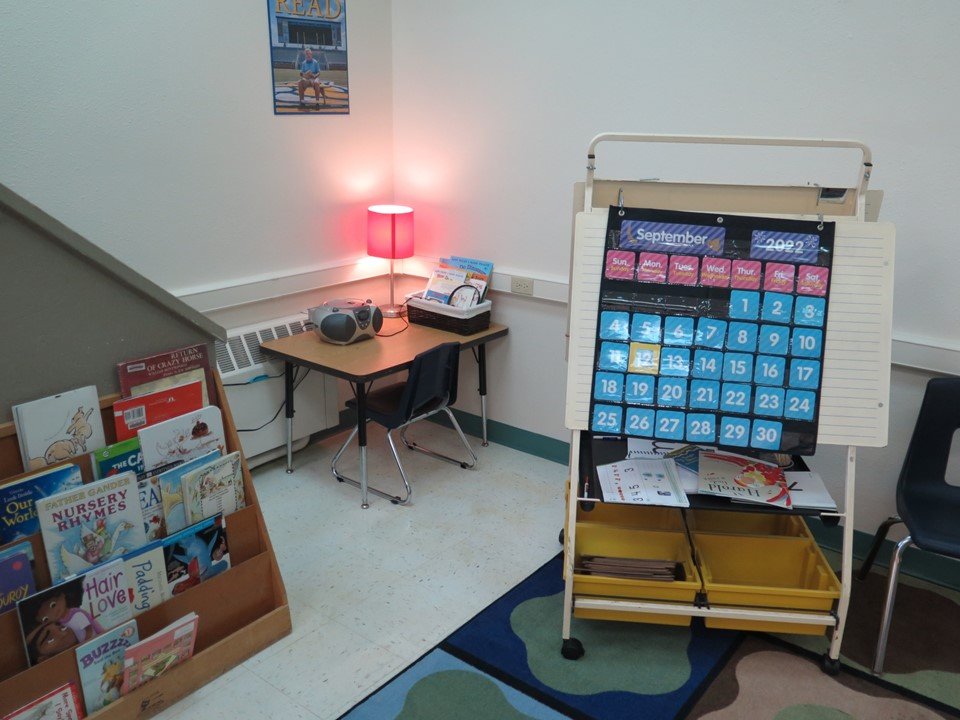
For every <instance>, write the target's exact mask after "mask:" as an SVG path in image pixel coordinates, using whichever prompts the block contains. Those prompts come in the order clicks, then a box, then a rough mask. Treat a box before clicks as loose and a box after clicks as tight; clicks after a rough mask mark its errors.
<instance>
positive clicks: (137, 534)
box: [37, 472, 147, 584]
mask: <svg viewBox="0 0 960 720" xmlns="http://www.w3.org/2000/svg"><path fill="white" fill-rule="evenodd" d="M37 514H38V516H39V518H40V532H41V534H42V535H43V545H44V549H45V550H46V554H47V564H48V565H49V566H50V578H51V582H53V583H54V584H56V583H59V582H60V581H62V580H64V579H66V578H68V577H70V576H71V575H76V574H78V573H83V572H86V571H87V570H89V569H90V568H92V567H94V566H95V565H100V564H102V563H105V562H107V561H109V560H114V559H116V558H119V557H121V556H123V555H124V554H126V553H128V552H130V551H132V550H136V549H137V548H139V547H142V546H143V545H146V543H147V534H146V532H145V531H144V528H143V512H142V511H141V509H140V497H139V492H138V490H137V480H136V477H135V476H134V474H133V473H132V472H126V473H121V474H120V475H114V476H113V477H108V478H104V479H103V480H97V481H96V482H92V483H90V484H88V485H84V486H82V487H80V488H77V489H74V490H67V491H65V492H61V493H57V494H56V495H51V496H50V497H47V498H41V499H40V500H38V501H37Z"/></svg>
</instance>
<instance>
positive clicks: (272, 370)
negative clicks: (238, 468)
mask: <svg viewBox="0 0 960 720" xmlns="http://www.w3.org/2000/svg"><path fill="white" fill-rule="evenodd" d="M306 324H307V316H306V314H303V313H300V314H297V315H291V316H288V317H281V318H276V319H274V320H269V321H267V322H262V323H257V324H255V325H245V326H242V327H236V328H231V329H228V330H227V342H226V343H222V342H220V341H217V342H216V360H217V368H218V369H219V370H220V377H221V378H222V380H223V385H224V390H225V391H226V393H227V401H228V402H229V403H230V410H231V411H232V413H233V420H234V422H235V423H236V426H237V430H239V431H240V432H239V433H238V434H239V436H240V445H241V447H242V448H243V454H244V455H245V456H246V458H247V463H248V464H249V465H250V466H251V467H256V466H257V465H260V464H262V463H265V462H267V461H269V460H272V459H274V458H276V457H279V456H281V455H283V454H284V453H285V452H286V442H287V432H286V431H287V421H286V415H285V413H284V411H283V410H281V411H280V414H279V415H277V417H276V419H275V420H273V421H272V422H269V423H268V424H267V425H266V426H265V427H263V428H261V429H259V430H256V431H255V432H244V430H253V429H254V428H259V427H260V426H261V425H263V424H264V423H267V421H269V420H270V418H272V417H273V415H274V413H276V412H277V410H278V409H279V408H280V406H281V405H282V404H283V398H284V393H283V362H282V361H279V360H271V359H267V358H266V356H264V355H263V353H262V352H261V351H260V343H261V342H266V341H267V340H273V339H275V338H282V337H288V336H290V335H298V334H300V333H302V332H313V331H312V330H307V329H306ZM304 372H306V369H305V368H300V369H299V376H298V377H301V378H303V373H304ZM294 410H295V411H296V412H295V414H294V418H293V440H294V448H295V449H300V448H301V447H303V446H304V445H306V443H307V440H308V439H309V438H310V435H312V434H313V433H316V432H319V431H321V430H325V429H327V428H331V427H334V426H335V425H336V424H337V423H338V421H339V413H338V411H337V385H336V380H335V379H334V378H333V377H330V376H329V375H324V374H323V373H320V372H318V371H316V370H313V371H311V372H310V373H309V374H308V375H307V376H306V377H305V378H303V381H302V382H300V383H299V384H298V385H297V389H296V391H295V393H294Z"/></svg>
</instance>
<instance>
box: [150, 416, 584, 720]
mask: <svg viewBox="0 0 960 720" xmlns="http://www.w3.org/2000/svg"><path fill="white" fill-rule="evenodd" d="M410 435H411V437H412V438H418V437H420V438H423V439H424V441H425V442H426V444H428V445H429V444H431V443H432V444H433V446H434V447H435V448H436V449H438V450H440V451H441V452H445V453H447V454H451V453H456V451H457V442H456V440H455V439H454V436H453V433H452V431H448V430H444V429H442V428H437V427H436V426H434V425H432V424H430V423H427V424H425V425H424V426H423V427H421V428H415V429H414V430H411V433H410ZM344 437H345V435H337V436H336V437H333V438H329V439H327V440H323V441H320V442H317V443H314V444H312V445H311V446H309V447H307V448H305V449H304V450H302V451H300V452H299V453H297V454H296V455H295V456H294V464H295V467H296V472H295V473H294V474H293V475H287V474H286V473H285V472H284V464H283V461H282V460H277V461H274V462H271V463H269V464H267V465H264V466H262V467H260V468H257V469H255V470H254V472H253V478H254V485H255V487H256V489H257V494H258V495H259V498H260V503H261V506H262V508H263V514H264V517H265V519H266V522H267V528H268V529H269V532H270V537H271V539H272V541H273V546H274V549H275V550H276V553H277V559H278V561H279V563H280V570H281V573H282V575H283V579H284V583H285V584H286V588H287V594H288V598H289V602H290V610H291V613H292V616H293V632H292V633H291V634H290V635H289V636H287V637H285V638H282V639H281V640H280V641H278V642H277V643H275V644H274V645H271V646H270V647H268V648H266V649H265V650H263V651H262V652H261V653H259V654H258V655H255V656H254V657H252V658H251V659H250V660H248V661H247V662H245V663H243V664H242V665H241V666H239V667H236V668H234V669H233V670H231V671H230V672H228V673H226V674H225V675H223V676H222V677H220V678H218V679H217V680H215V681H213V682H212V683H210V684H209V685H207V686H205V687H203V688H201V689H200V690H198V691H197V692H195V693H193V694H192V695H189V696H187V697H186V698H184V699H183V700H181V701H180V702H179V703H177V704H176V705H173V706H172V707H170V708H168V709H167V710H166V711H164V712H163V713H161V714H160V715H158V716H157V717H158V718H160V719H161V720H173V719H174V718H176V719H177V720H187V719H188V718H203V719H204V720H217V719H220V718H223V719H227V718H230V719H231V720H233V719H234V718H261V717H274V718H284V720H294V719H299V718H305V719H309V720H314V719H315V718H336V717H338V716H339V715H340V714H342V713H343V712H345V711H346V710H347V709H349V708H350V707H351V706H352V705H353V704H354V703H356V702H357V701H359V700H360V699H362V698H363V697H365V696H366V695H367V694H369V693H370V692H371V691H372V690H373V689H375V688H376V687H378V686H379V685H381V684H382V683H383V682H384V681H386V680H387V679H389V678H390V677H392V676H393V675H394V674H395V673H397V672H398V671H400V670H401V669H403V668H404V667H406V666H407V665H409V664H410V663H411V662H413V661H414V660H415V659H417V658H418V657H419V656H420V655H422V654H423V653H424V652H426V651H427V650H429V649H430V648H432V647H433V646H434V645H436V644H437V643H438V642H440V641H441V640H442V639H443V638H444V637H446V636H447V635H449V634H450V633H451V632H452V631H453V630H455V629H456V628H457V627H459V626H460V625H462V624H463V623H464V622H465V621H466V620H468V619H470V618H471V617H472V616H473V615H475V614H476V613H477V612H479V611H480V610H482V609H483V608H484V607H486V606H487V605H488V604H490V603H491V602H492V601H493V600H495V599H496V598H497V597H499V596H500V595H502V594H503V593H504V592H505V591H506V590H508V589H509V588H511V587H512V586H514V585H515V584H516V583H518V582H519V581H520V580H522V579H523V578H525V577H526V576H527V575H529V574H530V573H531V572H532V571H533V570H535V569H536V568H538V567H539V566H540V565H542V564H543V563H544V562H546V561H547V560H549V559H550V558H551V557H553V556H554V555H555V554H556V553H557V552H558V551H559V550H560V545H559V543H558V540H557V535H558V533H559V530H560V528H561V527H562V526H563V519H564V499H563V495H564V482H565V478H566V467H565V466H564V465H560V464H557V463H554V462H550V461H548V460H543V459H540V458H537V457H534V456H532V455H526V454H524V453H520V452H517V451H515V450H510V449H508V448H505V447H503V446H501V445H496V444H492V443H491V444H490V445H489V446H488V447H486V448H481V447H480V441H479V440H478V439H477V438H470V440H471V443H472V444H473V446H474V448H475V449H476V450H477V451H478V454H479V456H480V461H479V463H478V465H477V468H476V469H475V470H461V469H459V468H457V467H456V466H454V465H450V464H448V463H444V462H440V461H437V460H434V459H431V458H428V457H425V456H423V455H421V454H419V453H413V452H409V451H406V450H404V452H403V455H401V459H402V460H404V464H405V467H406V468H407V469H408V475H409V476H410V477H411V478H413V480H412V484H413V493H414V494H413V500H412V502H411V504H410V505H408V506H406V507H397V506H394V505H392V504H390V503H389V502H388V501H387V500H383V499H382V498H379V497H376V496H371V500H370V508H369V509H367V510H361V508H360V492H359V490H356V489H355V488H353V487H352V486H349V485H346V484H341V483H338V482H336V481H335V480H333V478H332V476H331V474H330V460H331V459H332V457H333V454H334V453H335V452H336V449H337V448H338V447H339V443H340V442H342V441H343V438H344ZM428 437H429V441H428V440H427V438H428ZM354 447H355V446H354ZM460 450H461V452H462V448H460ZM348 456H349V457H348ZM355 458H356V452H355V451H354V452H353V453H350V452H349V451H348V453H347V455H345V457H344V460H343V461H342V463H341V465H342V469H343V470H344V471H345V472H347V473H348V474H349V475H351V476H352V477H356V474H355V469H356V467H357V465H358V464H359V463H358V462H357V461H356V460H355ZM351 460H353V462H352V464H351ZM367 466H368V470H369V473H370V482H371V484H372V485H375V486H377V487H383V488H386V489H388V490H389V491H390V492H399V488H400V479H399V475H398V474H397V472H396V467H395V465H394V464H393V460H392V457H391V456H390V454H389V450H388V449H387V445H386V439H385V437H384V432H383V430H382V429H380V428H379V427H376V428H375V427H373V426H371V428H370V432H369V450H368V460H367ZM557 622H558V625H557V633H558V635H557V637H558V642H559V633H560V627H559V618H558V620H557Z"/></svg>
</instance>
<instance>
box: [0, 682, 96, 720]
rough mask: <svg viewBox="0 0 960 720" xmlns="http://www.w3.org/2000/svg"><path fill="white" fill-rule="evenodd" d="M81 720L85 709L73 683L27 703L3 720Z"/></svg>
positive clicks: (5, 716)
mask: <svg viewBox="0 0 960 720" xmlns="http://www.w3.org/2000/svg"><path fill="white" fill-rule="evenodd" d="M41 718H43V720H46V719H47V718H50V720H80V718H83V708H82V706H81V705H80V693H78V692H77V686H76V685H74V684H73V683H72V682H68V683H67V684H65V685H61V686H60V687H58V688H56V689H55V690H51V691H50V692H48V693H45V694H43V695H41V696H40V697H38V698H37V699H36V700H34V701H32V702H29V703H27V704H26V705H24V706H23V707H22V708H20V709H19V710H15V711H14V712H12V713H10V714H9V715H4V716H3V720H41Z"/></svg>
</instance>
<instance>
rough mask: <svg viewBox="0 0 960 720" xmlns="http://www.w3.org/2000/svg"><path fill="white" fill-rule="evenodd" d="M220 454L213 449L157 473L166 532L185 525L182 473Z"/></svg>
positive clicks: (202, 464)
mask: <svg viewBox="0 0 960 720" xmlns="http://www.w3.org/2000/svg"><path fill="white" fill-rule="evenodd" d="M220 455H221V453H220V451H219V450H213V451H212V452H208V453H207V454H206V455H201V456H200V457H198V458H194V459H193V460H188V461H187V462H185V463H181V464H179V465H175V466H174V467H172V468H171V469H169V470H165V471H164V472H162V473H161V474H160V475H159V478H160V493H161V495H162V497H163V516H164V519H165V521H166V526H167V533H168V534H172V533H175V532H177V531H179V530H183V529H184V528H185V527H186V526H187V516H186V514H185V513H184V508H183V493H182V491H181V484H182V480H183V476H184V474H185V473H188V472H190V471H191V470H196V469H197V468H201V467H203V466H204V465H207V464H208V463H210V462H212V461H213V460H216V459H217V458H218V457H220Z"/></svg>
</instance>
